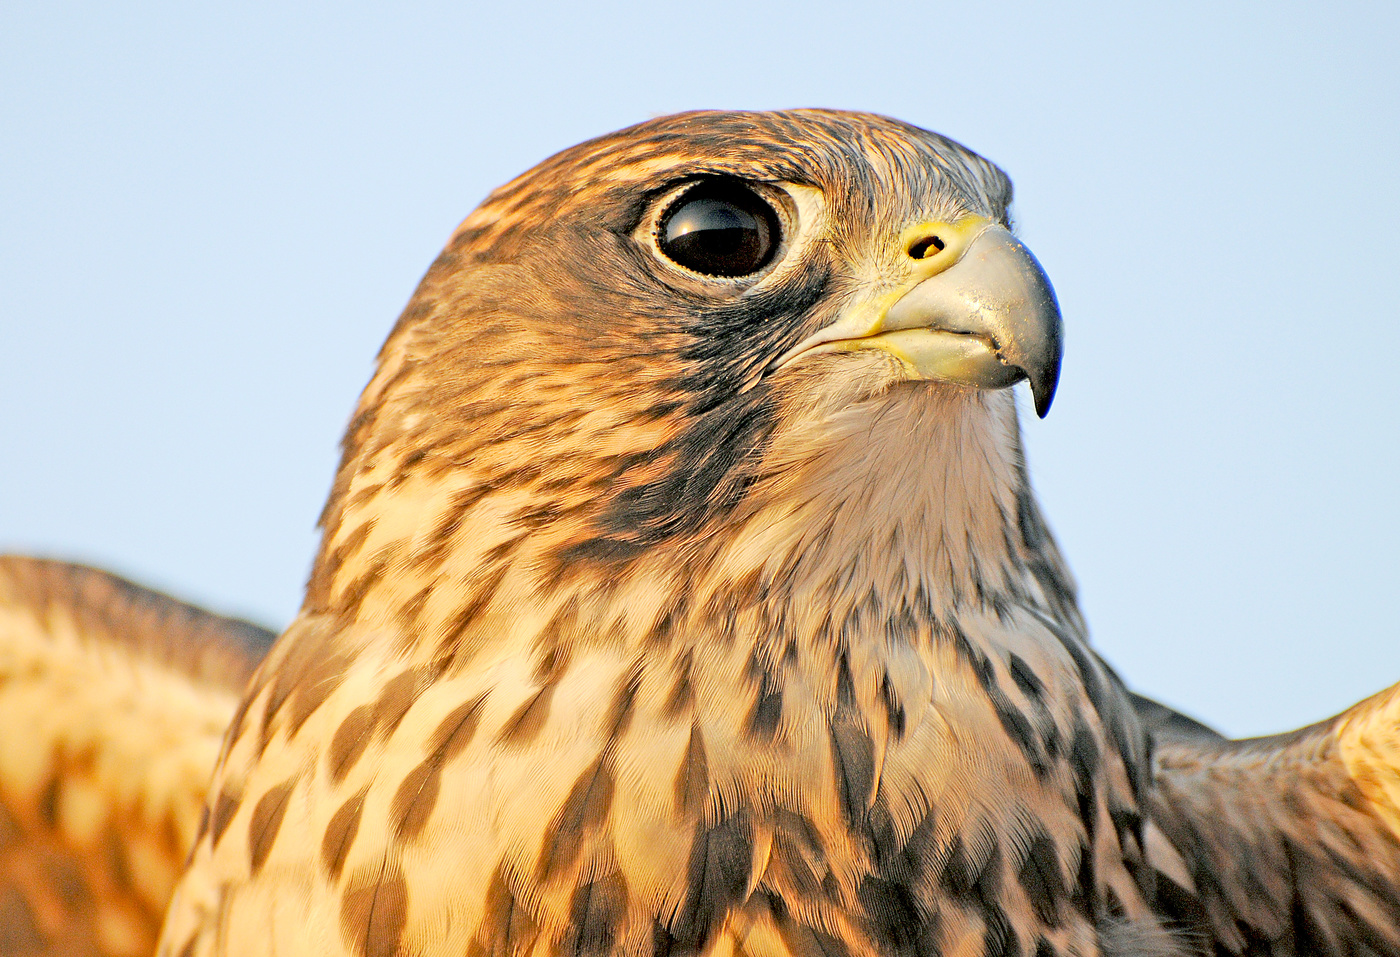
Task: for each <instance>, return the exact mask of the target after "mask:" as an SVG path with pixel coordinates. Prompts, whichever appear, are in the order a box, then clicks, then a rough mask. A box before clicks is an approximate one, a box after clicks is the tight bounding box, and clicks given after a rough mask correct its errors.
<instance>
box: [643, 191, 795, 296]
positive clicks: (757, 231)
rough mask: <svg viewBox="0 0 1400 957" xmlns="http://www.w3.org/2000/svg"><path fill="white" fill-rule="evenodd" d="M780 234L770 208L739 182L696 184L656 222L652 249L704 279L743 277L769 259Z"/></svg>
mask: <svg viewBox="0 0 1400 957" xmlns="http://www.w3.org/2000/svg"><path fill="white" fill-rule="evenodd" d="M780 236H781V230H780V227H779V225H778V217H777V214H776V213H774V212H773V207H772V206H770V205H768V203H767V202H766V201H765V200H764V199H763V198H762V197H760V196H759V195H758V194H757V193H755V192H754V191H753V190H752V189H750V188H749V187H747V186H745V185H744V184H743V183H738V182H732V181H723V180H721V181H715V182H705V183H700V184H699V185H697V186H694V187H692V188H691V189H689V190H687V191H686V192H685V193H684V194H683V195H681V197H680V198H679V199H677V200H676V201H675V202H674V203H672V204H671V208H670V209H669V210H667V211H666V214H665V215H664V216H663V217H662V218H661V227H660V229H659V230H658V232H657V245H658V246H659V247H660V248H661V251H662V253H664V254H665V255H666V257H667V258H669V259H670V260H671V261H672V262H675V263H676V264H678V265H681V266H684V267H685V268H686V269H690V270H693V271H695V272H698V273H703V274H704V275H707V276H725V277H734V276H747V275H750V274H751V273H755V272H758V271H759V270H760V269H762V268H763V267H764V266H766V265H767V264H768V261H769V260H770V259H772V258H773V250H775V249H776V248H777V247H778V242H779V239H780Z"/></svg>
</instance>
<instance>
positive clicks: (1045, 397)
mask: <svg viewBox="0 0 1400 957" xmlns="http://www.w3.org/2000/svg"><path fill="white" fill-rule="evenodd" d="M1059 384H1060V363H1059V359H1058V357H1056V361H1055V364H1054V365H1053V366H1052V367H1051V368H1049V369H1046V370H1044V372H1043V373H1042V374H1041V375H1039V376H1037V377H1035V378H1033V379H1031V382H1030V385H1031V396H1032V398H1034V399H1035V414H1036V415H1037V416H1039V417H1040V418H1042V419H1043V418H1045V417H1046V416H1047V415H1049V414H1050V404H1051V403H1052V402H1054V401H1055V390H1056V388H1057V387H1058V386H1059Z"/></svg>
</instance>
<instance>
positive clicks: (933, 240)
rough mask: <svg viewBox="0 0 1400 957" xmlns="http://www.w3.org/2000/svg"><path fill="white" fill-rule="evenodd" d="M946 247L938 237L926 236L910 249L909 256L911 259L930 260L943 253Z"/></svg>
mask: <svg viewBox="0 0 1400 957" xmlns="http://www.w3.org/2000/svg"><path fill="white" fill-rule="evenodd" d="M945 245H946V244H945V243H944V242H943V240H941V239H939V238H938V237H937V236H925V237H924V238H923V239H920V240H918V241H916V242H915V243H914V244H913V245H911V246H910V247H909V256H910V258H911V259H928V258H929V257H931V256H936V255H938V254H939V253H941V252H942V251H943V249H944V247H945Z"/></svg>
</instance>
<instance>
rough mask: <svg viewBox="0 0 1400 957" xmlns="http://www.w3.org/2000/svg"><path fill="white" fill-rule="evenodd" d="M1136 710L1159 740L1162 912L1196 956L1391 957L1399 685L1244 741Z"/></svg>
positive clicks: (1150, 707)
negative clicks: (1320, 718)
mask: <svg viewBox="0 0 1400 957" xmlns="http://www.w3.org/2000/svg"><path fill="white" fill-rule="evenodd" d="M1139 709H1140V711H1142V712H1143V713H1144V714H1145V716H1146V717H1147V719H1148V723H1149V724H1150V725H1152V726H1153V728H1154V734H1155V736H1156V738H1157V751H1156V759H1155V767H1154V772H1155V783H1156V787H1155V789H1154V794H1153V798H1152V801H1151V812H1150V813H1151V818H1152V821H1153V823H1154V824H1155V825H1156V828H1157V830H1156V831H1155V832H1149V834H1150V839H1149V848H1148V850H1149V858H1150V860H1151V861H1152V863H1153V864H1154V866H1155V867H1156V869H1157V871H1158V898H1159V902H1160V905H1161V907H1162V909H1163V910H1164V911H1165V912H1166V913H1167V914H1168V915H1169V916H1170V917H1172V918H1173V919H1174V920H1175V921H1176V922H1177V924H1178V926H1180V927H1181V928H1182V929H1183V930H1184V931H1186V933H1187V934H1188V935H1189V936H1191V937H1193V938H1194V939H1195V940H1196V941H1197V942H1198V943H1199V944H1201V945H1202V947H1201V950H1202V952H1203V953H1207V954H1209V953H1216V954H1232V955H1234V954H1239V955H1250V957H1254V955H1261V957H1285V955H1288V957H1291V955H1303V954H1307V955H1317V957H1333V955H1337V957H1341V955H1359V954H1374V955H1383V954H1397V953H1400V685H1397V686H1395V687H1394V688H1391V689H1390V690H1389V691H1386V692H1383V693H1381V694H1379V695H1376V696H1375V697H1373V698H1370V699H1368V700H1367V701H1363V702H1361V703H1360V704H1358V705H1356V706H1355V707H1353V708H1351V709H1349V710H1347V711H1345V712H1343V713H1342V714H1341V715H1339V716H1337V717H1336V718H1333V719H1332V720H1330V721H1325V722H1322V723H1321V724H1318V725H1314V726H1313V727H1310V728H1304V729H1302V730H1299V731H1295V732H1292V733H1290V734H1285V735H1278V736H1275V737H1269V738H1255V739H1250V740H1242V741H1229V740H1226V739H1224V738H1221V737H1219V736H1215V735H1214V733H1213V732H1211V731H1210V730H1209V729H1207V728H1204V727H1203V726H1200V725H1196V724H1195V722H1192V721H1191V720H1190V719H1189V718H1184V717H1183V716H1181V715H1176V714H1175V712H1172V711H1170V709H1167V708H1163V707H1162V706H1161V705H1156V704H1155V703H1154V702H1150V701H1147V700H1146V699H1142V701H1141V702H1140V703H1139ZM1156 709H1160V710H1156ZM1183 722H1184V723H1183Z"/></svg>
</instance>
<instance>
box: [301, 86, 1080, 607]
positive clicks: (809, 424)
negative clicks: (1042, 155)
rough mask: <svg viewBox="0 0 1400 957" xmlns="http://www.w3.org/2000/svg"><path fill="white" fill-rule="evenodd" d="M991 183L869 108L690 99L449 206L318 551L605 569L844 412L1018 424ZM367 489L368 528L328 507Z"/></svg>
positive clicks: (705, 523) (1039, 368) (1035, 373)
mask: <svg viewBox="0 0 1400 957" xmlns="http://www.w3.org/2000/svg"><path fill="white" fill-rule="evenodd" d="M1010 194H1011V188H1010V183H1009V181H1008V180H1007V179H1006V177H1005V176H1004V175H1003V174H1002V173H1001V171H1000V170H998V169H997V168H996V167H995V166H993V165H992V164H991V163H988V162H987V161H986V160H983V159H982V158H980V157H978V156H976V155H975V154H973V153H971V152H969V151H967V150H965V149H964V148H962V147H961V146H959V145H957V144H955V143H953V142H951V141H949V140H947V139H945V138H943V137H940V136H938V135H936V134H933V133H929V132H927V131H924V130H920V129H917V128H915V127H912V126H908V125H906V124H903V123H899V122H897V121H893V120H888V119H885V118H882V117H876V116H870V115H864V114H848V113H836V112H825V111H797V112H792V113H776V114H754V113H700V114H684V115H680V116H674V117H666V118H662V119H659V120H655V121H652V122H649V123H645V124H642V125H640V126H637V127H633V128H632V129H629V130H624V131H622V132H620V133H617V134H613V135H611V136H608V137H604V138H601V139H599V140H595V141H592V142H589V143H585V144H582V145H580V146H578V147H575V148H573V149H571V150H567V151H565V152H564V153H561V154H559V155H558V156H556V157H554V158H552V159H550V160H548V161H546V162H545V163H543V164H541V165H540V166H539V167H537V168H535V169H534V170H532V171H530V172H528V173H526V174H524V175H523V176H521V177H519V178H518V179H516V180H514V181H513V182H511V183H509V184H507V185H506V186H504V187H502V188H501V189H499V190H497V191H496V192H495V193H493V194H492V196H491V197H489V198H488V199H487V201H486V202H485V203H484V204H483V205H482V206H481V207H480V208H479V209H478V210H477V211H476V212H474V213H473V214H472V215H471V216H470V217H469V218H468V219H467V220H466V221H465V222H464V223H463V224H462V226H461V227H460V228H459V230H458V231H457V233H456V235H455V236H454V237H453V239H452V241H451V242H450V243H449V245H448V247H447V249H446V250H445V251H444V253H443V254H442V256H441V257H440V258H439V259H438V261H437V262H436V263H435V264H434V265H433V267H432V268H431V269H430V270H429V272H428V274H427V276H426V277H425V278H424V280H423V283H422V285H421V286H420V288H419V290H418V293H417V295H416V296H415V297H414V300H413V301H412V302H411V303H410V305H409V307H408V309H407V310H406V311H405V312H404V314H403V316H402V318H401V319H400V321H399V324H398V326H397V327H396V329H395V331H394V333H393V334H392V335H391V336H390V339H389V341H388V342H387V343H386V346H385V349H384V352H383V354H382V356H381V366H380V370H379V372H378V374H377V375H376V377H375V379H374V380H373V381H372V382H371V384H370V386H369V387H368V389H367V390H366V393H365V397H364V399H363V400H362V403H361V409H360V413H359V416H358V417H357V419H356V422H355V423H354V424H353V425H352V429H351V432H350V434H349V436H348V437H347V440H346V460H345V464H344V466H343V467H342V472H341V475H340V478H339V481H338V483H337V491H336V493H335V495H333V498H332V502H331V505H330V506H329V507H328V511H327V536H326V550H325V551H324V552H323V555H322V559H321V561H322V563H326V562H330V563H332V564H339V563H340V561H341V560H343V559H344V558H345V557H346V556H347V554H349V552H350V551H352V550H353V551H356V552H363V551H364V549H365V547H366V539H368V540H369V541H371V542H373V541H376V540H380V539H382V540H381V541H379V545H378V547H379V549H380V552H381V553H382V552H383V551H384V550H385V549H386V548H389V549H390V550H391V551H395V550H396V552H395V553H404V554H407V555H430V556H436V557H441V556H442V555H444V554H445V553H446V552H447V551H449V550H451V546H450V545H448V544H447V543H448V542H449V541H450V540H451V539H452V537H453V536H455V535H458V534H459V533H461V532H462V530H463V529H468V530H474V531H473V534H476V535H477V536H478V537H481V536H485V538H486V539H489V540H490V541H492V542H493V543H494V544H495V545H496V547H498V548H503V549H504V548H509V549H512V550H515V551H520V550H522V549H523V550H533V549H530V543H531V542H533V543H534V544H535V545H537V546H540V549H541V550H543V547H544V545H545V544H546V543H547V545H548V548H549V549H550V550H551V554H553V555H555V556H556V558H557V559H559V560H561V564H563V565H569V564H574V563H578V562H582V561H586V560H597V561H599V562H602V563H604V564H608V563H616V562H619V561H626V560H628V559H629V558H631V557H634V556H636V555H639V554H642V553H643V552H646V551H647V550H648V549H652V548H653V547H654V546H657V545H660V544H663V543H667V542H675V541H678V540H687V539H691V538H693V537H695V536H697V535H708V534H710V533H711V532H713V531H714V529H715V528H716V524H717V523H720V524H722V523H723V521H724V520H725V517H726V516H730V515H733V514H736V513H737V512H740V511H743V510H744V505H745V502H746V500H751V499H752V498H753V497H754V496H755V495H756V494H758V492H757V491H756V490H758V489H760V488H762V487H763V486H764V484H765V483H766V482H769V481H770V480H771V479H773V478H774V476H775V475H777V473H780V472H790V471H791V468H790V466H791V465H792V464H793V458H794V455H796V456H797V457H799V458H800V457H802V456H803V455H805V454H808V453H807V452H804V451H802V450H803V449H807V450H809V451H810V449H812V448H815V447H816V446H820V445H822V444H823V440H822V438H821V436H822V435H824V434H825V433H828V432H829V433H830V434H831V435H838V434H840V433H842V432H843V430H844V431H845V432H849V431H850V429H851V422H852V415H853V414H855V419H856V420H857V421H858V420H859V418H860V416H859V414H858V413H859V412H860V410H865V412H866V413H868V414H869V415H880V414H884V412H885V411H888V409H889V407H890V403H891V402H894V403H895V404H896V405H898V404H899V403H900V402H905V403H906V405H907V404H908V403H913V406H912V407H913V408H914V412H913V413H912V414H913V415H915V416H919V415H924V414H925V412H927V415H931V416H935V417H936V416H938V415H945V416H952V417H954V418H958V417H964V418H965V416H966V415H967V414H973V415H980V416H983V417H985V418H987V419H988V420H989V421H990V420H995V421H996V422H998V423H1000V427H1001V431H1002V432H1006V431H1007V430H1008V427H1007V426H1006V423H1007V422H1008V421H1009V422H1010V423H1011V424H1010V426H1009V431H1010V432H1012V433H1014V431H1015V426H1014V406H1013V405H1012V403H1011V400H1010V398H1009V394H1008V393H1006V392H1004V391H1003V392H998V391H997V390H1005V389H1006V387H1008V386H1010V385H1012V384H1013V383H1015V382H1017V381H1020V380H1022V379H1029V381H1030V383H1031V386H1032V391H1033V393H1034V396H1035V400H1036V406H1037V409H1038V411H1041V412H1042V414H1043V412H1044V411H1045V409H1046V408H1048V406H1049V403H1050V399H1051V397H1052V395H1053V393H1054V389H1055V383H1056V378H1057V375H1058V366H1059V357H1060V325H1059V313H1058V309H1057V307H1056V305H1055V301H1054V296H1053V293H1052V292H1051V290H1050V287H1049V283H1048V282H1047V281H1046V279H1045V277H1044V275H1043V273H1042V272H1041V271H1040V267H1039V266H1038V264H1037V263H1036V262H1035V260H1034V258H1033V257H1032V256H1031V255H1030V253H1029V252H1028V251H1027V250H1026V249H1025V248H1024V247H1023V246H1021V245H1020V243H1019V242H1017V241H1016V240H1015V239H1014V238H1013V237H1012V236H1011V234H1010V232H1009V231H1008V229H1007V204H1008V203H1009V201H1010ZM906 400H907V401H906ZM930 403H932V404H930ZM931 409H936V410H941V411H936V412H935V411H929V410H931ZM853 410H855V413H853ZM925 417H927V416H925ZM838 423H839V425H838ZM932 424H933V425H936V423H932ZM794 435H798V436H803V437H805V438H803V440H802V441H800V442H798V443H797V446H796V447H797V448H798V451H797V452H794V451H793V448H794V445H793V438H792V437H793V436H794ZM814 436H815V437H816V438H813V437H814ZM834 441H837V442H838V444H839V439H837V440H834ZM804 443H805V444H804ZM951 445H956V443H950V446H951ZM813 454H815V453H813ZM928 454H929V455H935V454H937V453H936V452H935V451H933V450H929V451H928ZM1015 454H1016V455H1019V452H1016V453H1015ZM1008 456H1009V457H1012V456H1011V453H1008ZM1008 460H1009V458H1008ZM410 467H411V468H412V476H411V478H410V477H409V476H408V473H407V470H408V469H409V468H410ZM428 477H435V478H433V479H432V483H433V484H432V487H431V488H429V487H428V486H426V485H424V484H423V483H425V482H427V481H429V478H428ZM789 484H790V483H789ZM405 486H422V487H410V488H405ZM395 490H398V492H399V499H398V501H399V502H400V505H399V506H398V510H397V511H395V506H394V505H393V503H392V502H389V501H387V500H386V499H385V498H384V496H385V495H386V494H388V493H389V492H391V491H395ZM371 500H373V501H375V503H376V504H375V509H376V518H375V520H374V523H373V526H374V527H369V523H367V522H364V521H358V522H357V521H355V520H353V519H352V518H348V517H347V508H349V509H350V510H351V511H353V506H354V505H355V504H356V503H361V502H368V501H371ZM410 502H411V503H413V504H411V505H410V504H408V503H410ZM395 516H398V518H397V519H396V518H395ZM387 527H394V528H396V529H397V531H396V532H395V535H396V537H395V538H393V539H392V541H391V540H390V539H389V538H388V537H387V534H388V533H387V532H386V528H387ZM357 530H358V531H357ZM337 546H339V550H338V551H337ZM352 546H353V548H352ZM391 546H392V547H391ZM471 553H472V556H473V557H472V559H471V560H472V561H476V562H477V563H478V564H480V562H481V561H482V560H483V555H484V553H482V552H481V551H480V550H479V549H471ZM315 585H316V582H315V581H313V593H314V592H315ZM347 587H349V586H347ZM351 590H352V591H353V589H351Z"/></svg>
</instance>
